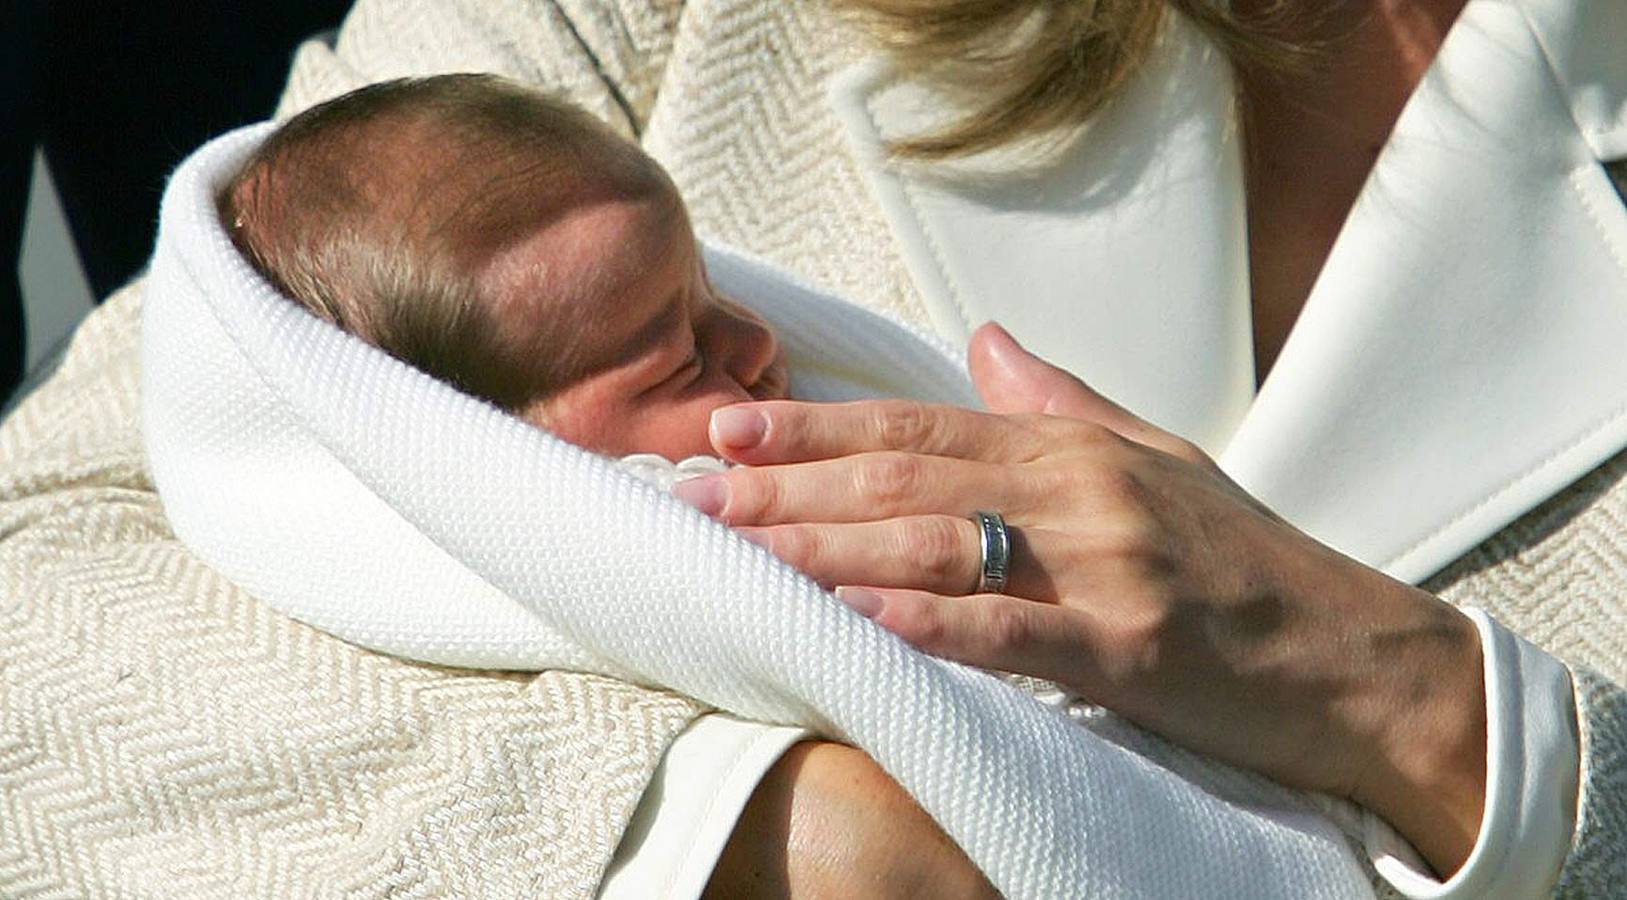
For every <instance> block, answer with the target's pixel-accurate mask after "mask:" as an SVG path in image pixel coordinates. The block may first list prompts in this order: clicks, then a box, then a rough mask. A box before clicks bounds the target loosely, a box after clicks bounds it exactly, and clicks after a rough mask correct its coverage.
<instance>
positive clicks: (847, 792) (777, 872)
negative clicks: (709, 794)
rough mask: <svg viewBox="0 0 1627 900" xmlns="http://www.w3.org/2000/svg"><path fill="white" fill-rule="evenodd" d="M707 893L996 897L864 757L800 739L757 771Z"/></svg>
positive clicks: (843, 748)
mask: <svg viewBox="0 0 1627 900" xmlns="http://www.w3.org/2000/svg"><path fill="white" fill-rule="evenodd" d="M705 896H706V897H708V898H734V897H752V898H757V897H787V898H800V897H808V898H822V897H875V898H890V897H897V898H906V897H935V898H936V897H942V898H951V900H952V898H968V900H970V898H989V897H997V896H999V895H998V893H997V892H996V891H995V890H994V888H993V887H992V886H991V885H990V884H989V882H988V880H987V879H985V878H984V877H983V874H982V873H981V872H979V871H978V870H977V868H976V867H975V866H973V865H972V863H971V860H969V859H967V857H966V855H965V854H964V853H962V852H961V850H960V848H959V847H957V846H955V844H954V842H953V841H951V840H950V839H949V838H948V837H947V836H946V835H945V834H944V833H943V832H942V830H940V829H939V828H938V826H937V824H936V823H934V822H933V820H932V818H931V817H930V816H928V815H927V814H926V813H925V812H924V811H922V809H921V808H920V807H919V806H917V805H916V804H915V802H914V801H913V800H912V799H910V797H909V795H908V794H906V793H904V790H903V789H902V788H900V787H899V786H898V784H897V782H895V781H893V780H892V779H891V778H890V777H888V776H887V774H886V773H885V772H883V771H882V770H881V767H880V766H878V765H876V763H875V762H874V761H872V760H871V759H870V757H868V756H866V755H865V754H864V753H863V752H861V751H859V750H855V749H853V748H852V747H848V746H845V745H842V744H834V743H825V742H806V743H801V744H797V745H796V746H794V747H792V748H791V749H790V750H788V751H786V753H785V755H784V756H783V757H781V759H780V761H779V762H778V763H776V764H775V765H774V767H773V768H771V769H769V771H768V772H767V773H766V774H765V775H764V776H763V780H762V782H761V783H760V784H759V785H758V787H757V790H756V791H755V792H754V793H753V794H752V797H751V800H750V802H749V803H747V805H746V808H745V810H744V811H743V812H742V813H741V816H740V821H739V823H738V824H737V825H736V826H735V830H734V834H733V835H732V836H731V837H730V838H729V843H728V844H727V846H725V847H724V849H723V854H722V856H721V857H720V858H719V859H718V864H717V868H716V869H715V870H714V871H713V873H712V880H711V882H710V883H709V884H708V885H707V888H706V894H705Z"/></svg>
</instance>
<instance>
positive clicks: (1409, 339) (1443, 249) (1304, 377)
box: [1221, 0, 1627, 580]
mask: <svg viewBox="0 0 1627 900" xmlns="http://www.w3.org/2000/svg"><path fill="white" fill-rule="evenodd" d="M1593 5H1594V6H1596V7H1600V6H1603V5H1604V4H1593ZM1603 15H1605V16H1606V17H1608V16H1610V15H1615V18H1616V19H1618V20H1619V19H1620V18H1621V17H1620V16H1619V14H1613V13H1604V14H1603ZM1551 24H1553V25H1555V26H1556V27H1558V28H1560V29H1561V30H1562V31H1563V32H1564V33H1565V34H1571V33H1578V32H1579V31H1580V30H1585V29H1587V28H1589V27H1591V26H1590V23H1587V22H1582V21H1575V20H1573V21H1570V22H1564V23H1560V22H1557V21H1551ZM1593 24H1594V25H1596V24H1599V23H1593ZM1621 36H1622V35H1621V32H1620V30H1619V28H1618V30H1617V34H1616V38H1615V39H1614V40H1617V41H1619V39H1620V38H1621ZM1617 46H1619V44H1617ZM1618 74H1623V73H1620V72H1618ZM1618 88H1619V85H1618ZM1617 96H1618V97H1619V96H1620V94H1619V91H1618V94H1617ZM1569 100H1570V96H1569V95H1568V94H1567V92H1566V90H1565V89H1564V87H1563V86H1562V85H1561V84H1560V83H1559V82H1558V81H1557V80H1556V79H1555V77H1554V73H1553V71H1552V70H1551V69H1550V67H1549V65H1548V63H1547V61H1546V59H1545V57H1544V55H1543V52H1542V48H1541V46H1540V44H1539V42H1538V40H1537V37H1536V35H1535V34H1533V32H1532V30H1531V28H1530V27H1529V26H1528V24H1527V21H1526V19H1525V18H1524V17H1523V16H1522V14H1521V9H1520V8H1519V7H1518V6H1517V5H1516V4H1514V3H1511V2H1507V0H1473V2H1471V3H1470V4H1469V5H1468V7H1467V8H1466V9H1465V10H1464V12H1463V13H1462V15H1461V17H1460V19H1459V21H1458V22H1457V24H1456V25H1455V26H1454V27H1453V29H1452V31H1451V33H1450V34H1449V36H1448V38H1447V40H1446V43H1445V45H1444V46H1443V48H1442V49H1441V52H1440V56H1439V57H1438V58H1437V60H1436V63H1435V65H1434V67H1433V68H1432V69H1431V70H1430V71H1429V73H1428V74H1427V75H1426V76H1425V79H1424V81H1423V84H1422V85H1421V86H1420V88H1419V90H1418V91H1417V93H1416V94H1415V95H1414V96H1413V98H1412V100H1411V102H1410V103H1409V104H1408V106H1407V108H1406V110H1405V111H1404V112H1403V114H1402V117H1401V120H1400V121H1399V123H1398V124H1397V127H1396V131H1395V134H1394V136H1393V137H1392V139H1391V140H1390V142H1389V144H1388V146H1387V147H1386V148H1385V150H1384V152H1383V154H1382V155H1381V156H1380V158H1379V161H1378V164H1377V167H1376V168H1375V170H1374V172H1373V175H1372V176H1371V178H1370V179H1369V180H1368V183H1367V185H1366V187H1365V189H1364V191H1363V193H1362V195H1361V197H1360V198H1359V199H1358V200H1357V203H1356V206H1355V208H1354V209H1353V210H1352V212H1351V216H1350V218H1349V219H1348V220H1347V222H1346V224H1345V227H1344V230H1343V232H1342V233H1341V234H1340V237H1339V239H1338V241H1337V243H1336V244H1335V246H1334V249H1333V253H1332V255H1331V257H1330V258H1329V260H1328V263H1327V266H1326V268H1325V269H1324V270H1323V273H1322V276H1321V278H1320V279H1319V281H1318V283H1317V285H1316V287H1315V289H1314V290H1313V291H1312V294H1311V298H1310V300H1309V302H1308V304H1307V305H1306V308H1305V310H1304V313H1303V314H1302V315H1301V318H1300V320H1299V322H1298V323H1297V324H1296V326H1295V329H1294V332H1293V333H1292V334H1291V335H1290V337H1289V339H1288V343H1287V345H1286V346H1285V347H1284V348H1283V352H1282V355H1281V356H1280V357H1279V358H1278V360H1277V363H1276V366H1275V368H1274V369H1273V371H1272V373H1271V375H1270V377H1269V378H1268V379H1267V381H1266V383H1265V385H1264V386H1263V387H1262V389H1261V391H1260V396H1259V397H1258V398H1257V400H1256V402H1255V403H1254V405H1253V407H1252V408H1251V409H1250V411H1249V413H1248V416H1247V417H1246V418H1245V420H1244V421H1243V423H1242V425H1241V426H1240V427H1239V429H1238V431H1237V433H1236V435H1235V437H1234V439H1233V441H1232V443H1231V444H1230V446H1228V447H1227V449H1226V451H1225V453H1224V455H1223V456H1222V459H1221V462H1222V464H1223V465H1224V466H1225V467H1226V468H1227V470H1228V471H1229V472H1231V473H1232V474H1233V475H1234V476H1235V477H1236V478H1237V479H1238V480H1239V481H1240V482H1241V483H1242V484H1243V485H1244V486H1245V487H1247V488H1249V489H1250V490H1251V491H1253V492H1254V493H1255V494H1256V495H1257V496H1259V497H1260V498H1261V499H1262V500H1264V501H1265V502H1267V503H1268V504H1269V505H1271V506H1272V507H1273V508H1274V509H1277V510H1279V511H1280V512H1281V513H1282V514H1283V515H1285V516H1286V517H1288V518H1289V519H1290V520H1291V521H1293V522H1295V523H1296V524H1298V525H1299V526H1301V527H1303V528H1305V529H1307V530H1308V531H1310V532H1311V533H1312V534H1314V535H1316V536H1317V537H1319V538H1321V539H1323V540H1325V541H1327V542H1329V543H1330V544H1332V545H1333V546H1335V547H1337V548H1338V549H1340V550H1343V551H1345V552H1347V553H1349V554H1351V555H1353V556H1355V557H1357V558H1359V559H1362V560H1364V561H1366V562H1368V563H1370V564H1374V565H1378V566H1381V567H1383V568H1385V569H1386V570H1388V571H1390V572H1391V573H1393V574H1395V575H1397V576H1399V577H1403V578H1408V579H1413V580H1418V579H1422V578H1424V577H1426V576H1428V575H1429V574H1431V573H1433V572H1434V571H1436V570H1437V569H1439V568H1441V567H1442V566H1444V565H1445V564H1446V563H1448V562H1450V561H1451V560H1452V559H1454V558H1456V557H1457V556H1459V555H1461V554H1462V553H1463V552H1465V551H1466V550H1468V549H1469V548H1470V547H1473V546H1474V545H1475V544H1477V543H1479V542H1480V541H1482V540H1484V539H1485V538H1486V537H1488V536H1490V535H1491V534H1492V533H1494V532H1496V531H1497V530H1499V529H1501V528H1502V527H1503V526H1504V525H1506V524H1507V523H1508V522H1510V521H1511V520H1513V519H1514V518H1515V517H1517V516H1518V515H1520V514H1521V513H1523V512H1525V511H1526V510H1528V509H1530V508H1531V507H1533V506H1535V505H1536V504H1537V503H1539V502H1541V501H1542V500H1544V499H1545V498H1547V497H1549V496H1551V495H1552V494H1553V493H1554V492H1556V491H1557V490H1559V489H1560V488H1561V487H1563V486H1564V485H1566V484H1568V483H1569V482H1571V481H1573V480H1575V479H1576V478H1577V477H1579V476H1580V475H1582V474H1583V473H1585V472H1586V471H1587V470H1588V469H1590V468H1592V467H1593V466H1595V465H1597V464H1598V463H1599V462H1601V461H1602V460H1604V459H1605V458H1606V457H1608V456H1609V455H1611V454H1613V453H1615V452H1616V451H1617V450H1618V449H1620V448H1621V447H1622V446H1623V445H1624V444H1627V212H1624V211H1623V209H1622V206H1621V203H1620V201H1619V200H1618V199H1617V197H1616V195H1615V193H1614V190H1613V189H1612V188H1611V186H1610V184H1609V182H1608V180H1607V178H1606V176H1605V174H1604V172H1603V170H1602V168H1601V167H1600V166H1599V164H1598V161H1597V159H1596V158H1595V155H1594V152H1593V149H1592V147H1591V146H1590V143H1589V141H1588V140H1587V139H1586V138H1585V137H1584V135H1583V134H1582V133H1581V132H1580V131H1579V129H1578V126H1577V124H1576V122H1575V121H1574V120H1573V117H1572V111H1571V104H1570V102H1569Z"/></svg>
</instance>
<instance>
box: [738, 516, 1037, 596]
mask: <svg viewBox="0 0 1627 900" xmlns="http://www.w3.org/2000/svg"><path fill="white" fill-rule="evenodd" d="M1008 530H1009V532H1010V534H1011V543H1012V547H1011V575H1010V580H1009V581H1008V582H1007V585H1006V593H1008V594H1012V595H1015V596H1019V597H1028V598H1030V599H1034V600H1044V601H1054V600H1055V599H1056V596H1057V591H1056V584H1055V582H1054V581H1052V579H1051V578H1050V576H1049V574H1048V573H1047V572H1046V571H1045V570H1044V568H1043V567H1042V566H1041V565H1040V563H1039V561H1038V560H1039V557H1040V556H1042V555H1043V553H1044V551H1043V549H1042V548H1043V545H1044V543H1045V542H1046V541H1047V540H1048V539H1049V535H1047V534H1045V533H1043V532H1042V533H1037V534H1035V535H1029V534H1027V533H1026V532H1024V531H1023V530H1022V529H1019V528H1015V527H1011V528H1009V529H1008ZM741 533H742V534H743V535H744V536H745V537H746V538H747V539H748V540H751V541H754V542H756V543H758V544H761V545H762V546H763V547H766V548H767V549H768V550H769V552H771V553H773V554H774V555H775V556H778V557H779V558H780V559H783V560H785V561H786V562H788V563H790V564H791V565H793V566H795V567H796V568H797V569H799V570H801V571H802V572H804V573H806V574H808V575H809V576H811V577H812V578H813V579H814V580H815V581H818V582H819V583H820V584H821V585H824V586H825V587H827V588H830V587H833V586H835V585H839V584H866V585H870V586H872V587H910V588H918V589H921V590H926V591H931V592H933V593H937V594H950V595H958V594H970V593H972V592H974V591H976V590H977V586H978V579H979V576H980V575H981V574H982V563H983V555H982V535H981V532H980V529H979V528H978V526H977V525H975V524H974V523H973V522H972V521H971V520H970V519H968V518H960V517H957V516H942V515H937V516H908V517H905V518H899V519H888V520H885V521H881V522H861V523H855V524H845V525H777V526H773V527H767V528H743V529H741ZM1031 541H1038V542H1039V546H1038V547H1036V545H1035V544H1034V543H1031Z"/></svg>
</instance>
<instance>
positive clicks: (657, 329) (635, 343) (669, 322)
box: [612, 290, 684, 362]
mask: <svg viewBox="0 0 1627 900" xmlns="http://www.w3.org/2000/svg"><path fill="white" fill-rule="evenodd" d="M683 314H684V297H683V291H682V290H676V291H673V292H672V300H671V301H670V302H668V303H666V304H664V305H663V306H662V307H661V311H660V312H658V313H656V314H655V315H654V316H653V317H651V318H650V320H649V321H647V322H645V323H644V324H643V325H640V326H639V327H638V328H637V329H636V330H634V331H633V333H632V334H630V335H628V336H627V338H626V340H625V341H624V342H623V343H622V345H621V346H620V347H617V348H615V349H614V350H613V351H612V352H613V358H614V359H615V360H616V361H617V362H624V361H626V360H628V359H630V358H631V357H634V356H636V355H638V354H639V353H641V352H643V351H644V350H647V349H649V348H650V347H652V346H655V345H657V344H658V343H659V342H660V341H661V338H662V336H663V335H665V334H666V333H667V332H669V331H677V330H678V329H677V325H678V323H679V320H680V319H681V318H682V317H683Z"/></svg>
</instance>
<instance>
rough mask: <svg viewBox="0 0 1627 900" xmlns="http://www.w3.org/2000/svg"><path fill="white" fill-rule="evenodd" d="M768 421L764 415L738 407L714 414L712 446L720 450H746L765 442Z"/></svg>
mask: <svg viewBox="0 0 1627 900" xmlns="http://www.w3.org/2000/svg"><path fill="white" fill-rule="evenodd" d="M767 431H768V419H766V418H764V416H763V414H762V413H760V412H757V411H756V410H751V409H742V408H740V407H737V406H729V407H724V408H723V409H719V410H714V411H713V412H712V444H713V446H716V447H718V448H723V447H730V448H733V449H735V450H746V449H749V448H751V447H755V446H757V445H758V444H760V443H762V442H763V435H764V434H765V433H767Z"/></svg>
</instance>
